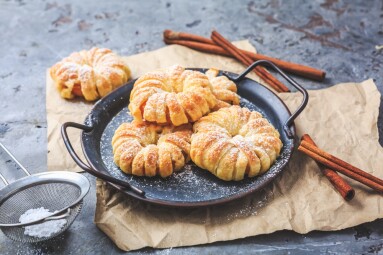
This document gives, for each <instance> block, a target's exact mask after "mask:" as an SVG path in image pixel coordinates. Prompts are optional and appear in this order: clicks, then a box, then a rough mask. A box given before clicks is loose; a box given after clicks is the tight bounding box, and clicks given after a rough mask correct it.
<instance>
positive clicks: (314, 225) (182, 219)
mask: <svg viewBox="0 0 383 255" xmlns="http://www.w3.org/2000/svg"><path fill="white" fill-rule="evenodd" d="M240 46H241V48H245V49H248V50H254V49H253V48H252V47H251V45H250V44H249V43H248V42H247V41H245V42H241V43H240ZM126 60H127V62H128V63H129V65H130V66H131V68H132V71H133V75H134V77H137V75H139V74H141V73H142V72H143V71H144V70H143V69H145V71H146V69H147V70H152V69H156V68H158V67H163V66H169V65H172V64H174V63H180V64H182V65H185V66H190V67H211V66H214V67H217V68H220V69H223V70H228V71H232V72H237V73H239V72H241V71H242V70H243V67H242V66H241V65H240V64H238V63H237V62H236V61H233V60H231V59H228V58H225V57H220V56H213V55H209V54H204V53H199V52H195V51H193V50H190V49H187V48H184V47H181V46H168V47H165V48H162V49H160V50H157V51H153V52H148V53H143V54H139V55H135V56H131V57H127V58H126ZM141 68H142V69H141ZM250 77H252V78H253V79H254V76H252V74H251V76H250ZM48 81H49V80H48ZM47 84H48V85H49V82H47ZM53 92H55V93H56V91H53V90H52V89H51V88H47V111H48V145H49V144H50V147H49V148H50V150H51V152H50V157H51V160H48V167H49V169H52V166H53V165H54V166H55V167H53V169H58V168H59V169H68V167H69V163H70V160H71V159H70V158H69V154H68V153H67V152H66V151H65V149H64V148H63V150H62V152H61V154H59V155H57V158H56V159H58V162H57V163H55V164H53V157H52V154H51V153H52V152H53V150H56V149H57V148H58V147H59V144H60V142H61V138H59V136H58V135H55V134H53V133H54V130H55V127H54V126H52V124H50V123H53V124H54V125H60V123H62V122H63V121H69V120H71V121H77V122H80V123H81V122H82V121H83V120H84V118H85V115H86V114H87V113H88V111H90V109H91V105H88V104H84V103H81V102H76V103H72V102H65V104H66V106H68V104H69V106H72V105H71V104H73V107H72V108H71V109H70V110H68V108H65V109H64V107H59V105H55V104H54V103H52V102H51V103H50V102H49V101H50V99H49V98H48V95H49V96H52V98H54V95H53ZM48 93H49V94H48ZM309 94H310V100H309V104H308V106H307V107H306V109H305V110H304V111H303V112H302V113H301V115H300V116H299V117H298V118H297V119H296V121H295V124H296V128H297V135H298V136H299V137H300V136H301V135H302V134H303V133H308V134H310V135H311V136H312V137H313V139H314V140H315V142H316V143H317V144H318V146H319V147H321V148H323V149H324V150H326V151H328V152H330V153H332V154H334V155H335V156H338V157H340V158H342V159H344V160H346V161H348V162H349V163H351V164H353V165H355V166H357V167H360V168H361V169H363V170H365V171H368V172H369V173H371V174H373V175H376V176H378V177H380V178H383V166H382V164H381V162H382V160H383V150H382V148H381V146H380V145H379V142H378V129H377V118H378V113H379V111H378V108H379V104H380V93H379V91H378V90H377V88H376V86H375V84H374V82H373V81H372V80H367V81H364V82H362V83H346V84H339V85H336V86H333V87H331V88H328V89H324V90H317V91H310V92H309ZM279 96H280V97H281V98H282V100H283V101H284V102H285V103H286V104H287V106H288V107H289V108H290V110H291V111H294V110H295V109H296V107H297V106H298V105H299V104H300V102H301V100H302V96H301V95H300V94H299V93H282V94H279ZM59 99H60V98H59V97H56V98H54V100H56V101H57V100H59ZM48 106H55V107H56V108H57V109H55V108H51V109H48ZM69 108H70V107H69ZM52 109H54V111H55V112H54V111H52ZM80 115H81V116H80ZM52 117H55V118H56V119H55V120H56V122H51V120H50V119H52ZM76 136H77V137H78V136H79V135H78V134H75V136H74V137H76ZM77 143H79V142H78V141H77ZM77 145H79V144H77ZM61 146H63V145H61ZM57 150H59V149H57ZM78 151H79V150H78ZM58 153H60V151H59V152H58ZM64 157H67V158H66V159H64V160H63V158H64ZM48 159H49V157H48ZM73 169H74V168H73ZM345 178H346V179H347V180H348V181H349V182H350V183H351V185H352V186H353V187H354V188H355V191H356V194H355V198H354V199H353V200H352V201H351V202H345V201H344V200H343V199H342V197H341V196H340V195H339V194H338V193H337V191H335V190H334V188H333V187H332V185H331V184H330V182H329V181H328V180H327V179H326V178H325V177H323V175H322V174H321V172H320V171H319V169H318V167H317V166H316V164H315V162H313V161H312V160H311V159H310V158H308V157H306V156H304V155H303V154H301V153H300V152H295V154H294V155H293V158H292V160H291V161H290V163H289V165H288V167H287V168H286V169H285V170H284V172H283V173H282V175H281V176H280V177H278V178H277V179H276V180H275V181H274V182H273V183H272V184H270V185H269V186H267V187H266V188H265V189H264V190H262V191H259V192H257V193H255V194H253V195H251V196H248V197H245V198H242V199H239V200H237V201H233V202H230V203H228V204H225V205H220V206H214V207H210V208H197V209H177V208H165V207H159V206H155V205H150V204H147V203H143V202H140V201H138V200H135V199H133V198H130V197H128V196H126V195H124V194H122V193H120V192H117V191H116V190H114V189H112V188H110V187H109V186H108V185H107V184H106V183H105V182H103V181H101V180H98V181H97V206H96V214H95V223H96V225H97V226H98V227H99V228H100V229H101V230H102V231H104V232H105V233H106V234H107V235H108V236H109V237H110V238H111V239H112V240H113V241H114V242H115V243H116V245H117V246H118V247H119V248H121V249H123V250H127V251H128V250H135V249H140V248H143V247H146V246H150V247H157V248H167V247H176V246H188V245H196V244H203V243H212V242H216V241H224V240H233V239H238V238H243V237H247V236H254V235H259V234H267V233H272V232H275V231H278V230H283V229H288V230H294V231H296V232H298V233H307V232H309V231H312V230H323V231H331V230H339V229H343V228H347V227H352V226H355V225H359V224H361V223H364V222H369V221H373V220H375V219H377V218H379V217H381V211H380V208H381V207H382V206H383V204H382V203H383V200H382V197H381V196H380V195H378V194H377V193H376V192H374V191H372V190H371V189H369V188H367V187H365V186H363V185H361V184H359V183H357V182H354V181H353V180H350V179H348V178H347V177H345Z"/></svg>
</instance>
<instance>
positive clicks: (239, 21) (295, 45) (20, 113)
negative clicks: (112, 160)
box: [0, 0, 383, 254]
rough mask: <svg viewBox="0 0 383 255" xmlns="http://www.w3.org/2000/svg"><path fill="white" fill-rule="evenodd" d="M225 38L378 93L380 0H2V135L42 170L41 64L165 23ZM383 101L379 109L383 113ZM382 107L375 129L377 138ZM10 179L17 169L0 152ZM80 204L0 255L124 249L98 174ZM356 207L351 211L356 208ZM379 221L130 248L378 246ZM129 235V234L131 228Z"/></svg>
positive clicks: (117, 43)
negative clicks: (101, 197)
mask: <svg viewBox="0 0 383 255" xmlns="http://www.w3.org/2000/svg"><path fill="white" fill-rule="evenodd" d="M167 28H170V29H173V30H176V31H190V32H192V33H196V34H200V35H204V36H209V34H210V32H211V30H212V29H213V28H214V29H217V30H218V31H220V32H221V33H222V34H223V35H225V36H227V37H228V38H229V39H231V40H240V39H244V38H246V39H249V40H250V41H251V43H253V44H254V45H255V46H256V47H257V48H258V50H259V51H260V52H261V53H264V54H269V55H272V56H275V57H279V58H282V59H286V60H291V61H295V62H298V63H303V64H307V65H311V66H315V67H317V68H321V69H324V70H326V71H327V79H326V80H325V81H324V82H321V83H319V82H313V81H309V80H304V79H300V78H298V79H297V80H298V81H300V82H301V83H302V84H304V85H305V86H306V88H308V89H320V88H325V87H328V86H331V85H333V84H337V83H340V82H348V81H362V80H365V79H367V78H373V79H374V80H375V82H376V84H377V86H378V88H379V91H380V92H383V85H382V81H383V78H382V76H383V71H382V70H383V69H382V63H383V58H382V57H383V51H382V50H381V51H378V50H376V49H375V46H376V45H382V44H383V3H382V1H379V0H376V1H346V0H339V1H337V0H315V1H282V0H268V1H250V0H247V1H229V0H224V1H144V0H141V1H138V0H131V1H117V0H109V1H99V2H96V1H91V0H84V1H75V0H70V1H55V0H28V1H27V0H16V1H14V0H8V1H7V0H0V141H1V142H3V143H4V144H5V145H7V146H8V147H9V148H10V149H11V150H12V151H13V152H14V154H15V156H16V157H17V158H18V159H19V160H20V161H21V162H22V163H23V164H24V165H25V166H26V167H27V168H28V169H30V170H31V172H33V173H38V172H43V171H46V162H47V161H46V155H47V147H46V144H47V138H46V114H45V71H46V69H47V68H48V67H50V66H51V65H52V64H54V63H55V62H57V61H58V60H60V59H61V58H62V57H64V56H67V55H68V54H69V53H71V52H73V51H77V50H81V49H84V48H90V47H92V46H102V47H108V48H111V49H113V50H115V51H116V52H118V53H120V54H122V55H131V54H136V53H139V52H144V51H149V50H154V49H157V48H160V47H162V46H163V45H164V44H163V42H162V31H163V30H164V29H167ZM382 109H383V108H382V107H381V111H380V113H382ZM382 124H383V123H382V114H380V116H379V125H378V126H379V133H380V142H381V144H382V142H383V139H382V126H383V125H382ZM0 159H1V163H0V167H1V169H0V170H1V171H4V172H5V173H6V174H7V176H8V177H9V178H10V179H14V178H18V177H20V176H21V174H20V173H17V171H15V166H14V164H13V163H12V162H9V161H8V159H7V157H6V156H5V155H4V154H2V153H1V154H0ZM87 177H88V178H89V179H90V180H91V182H92V190H91V192H90V193H89V194H88V196H87V197H86V199H85V207H84V209H83V211H82V212H81V214H80V215H79V217H78V219H77V220H76V221H75V223H74V224H73V225H72V227H71V228H70V229H69V231H67V232H66V233H65V234H64V235H62V236H60V237H58V238H56V239H54V240H52V241H47V242H44V243H41V244H34V245H25V244H20V243H14V242H12V241H10V240H9V239H7V238H6V237H5V236H4V235H3V234H0V253H1V254H119V253H123V252H122V251H120V250H119V249H118V248H116V247H115V246H114V245H113V243H112V242H111V241H110V240H109V239H108V237H106V236H105V235H104V234H103V233H102V232H101V231H100V230H98V229H97V228H96V226H95V225H94V224H93V214H94V208H95V187H94V182H95V180H94V178H93V177H91V176H88V175H87ZM356 213H357V212H356ZM382 229H383V220H377V221H375V222H372V223H367V224H363V225H360V226H357V227H354V228H350V229H346V230H343V231H337V232H329V233H326V232H312V233H309V234H307V235H299V234H296V233H293V232H290V231H280V232H277V233H274V234H270V235H262V236H257V237H251V238H245V239H241V240H236V241H230V242H222V243H215V244H209V245H201V246H195V247H189V248H174V249H165V250H153V249H144V250H140V251H137V252H135V253H136V254H151V253H154V254H217V253H220V254H290V253H291V254H307V253H315V254H320V253H330V254H335V253H336V254H368V253H382V254H383V230H382ZM127 238H129V237H127Z"/></svg>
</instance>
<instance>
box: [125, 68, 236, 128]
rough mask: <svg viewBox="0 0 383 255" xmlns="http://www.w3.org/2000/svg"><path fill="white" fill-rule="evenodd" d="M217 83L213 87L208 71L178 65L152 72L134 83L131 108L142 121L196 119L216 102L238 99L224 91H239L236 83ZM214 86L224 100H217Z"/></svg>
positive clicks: (171, 122) (135, 116)
mask: <svg viewBox="0 0 383 255" xmlns="http://www.w3.org/2000/svg"><path fill="white" fill-rule="evenodd" d="M213 78H214V77H213ZM215 84H216V85H214V86H212V84H211V83H210V81H209V78H208V77H207V76H206V75H205V74H203V73H201V72H198V71H192V70H185V68H183V67H181V66H178V65H176V66H172V67H170V68H167V69H161V70H158V71H153V72H150V73H147V74H145V75H143V76H141V77H140V78H139V79H138V80H137V81H136V82H135V83H134V87H133V90H132V92H131V94H130V104H129V110H130V112H131V114H132V115H133V117H134V118H135V119H136V120H139V121H144V120H145V121H149V122H153V123H157V124H173V125H175V126H179V125H182V124H185V123H188V122H194V121H197V120H198V119H200V118H201V117H202V116H204V115H206V114H207V113H209V112H210V111H211V110H213V109H214V108H215V107H216V106H217V104H220V105H221V104H224V105H228V104H227V103H226V102H231V103H238V102H239V100H238V98H237V99H235V98H233V97H232V96H231V97H230V96H227V95H226V94H225V93H224V91H228V92H232V91H236V88H233V87H232V85H233V84H230V85H227V84H226V83H222V82H219V81H218V80H217V82H215ZM234 86H235V84H234ZM214 88H218V89H217V91H216V94H217V95H219V99H220V98H222V100H224V101H225V102H221V101H220V100H217V98H216V97H215V94H214V93H215V92H214ZM221 107H222V106H221Z"/></svg>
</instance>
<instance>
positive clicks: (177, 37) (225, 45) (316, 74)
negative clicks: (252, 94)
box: [164, 30, 326, 92]
mask: <svg viewBox="0 0 383 255" xmlns="http://www.w3.org/2000/svg"><path fill="white" fill-rule="evenodd" d="M164 41H165V43H167V44H178V45H183V46H186V47H189V48H191V49H195V50H198V51H202V52H207V53H212V54H218V55H223V56H230V57H234V58H236V59H237V60H238V61H240V62H241V63H243V64H244V65H246V66H249V65H250V64H251V63H253V62H254V61H257V60H269V61H271V62H273V63H274V64H276V65H277V66H278V67H280V68H281V69H283V70H284V71H287V72H289V73H292V74H295V75H299V76H302V77H306V78H309V79H313V80H318V81H322V80H323V79H324V78H325V76H326V73H325V72H324V71H322V70H318V69H315V68H312V67H308V66H304V65H300V64H296V63H291V62H287V61H283V60H280V59H277V58H273V57H269V56H266V55H261V54H257V53H253V52H250V51H245V50H241V49H239V48H237V47H236V46H234V45H233V44H232V43H231V42H229V41H228V40H227V39H225V38H224V37H223V36H222V35H221V34H219V33H218V32H217V31H213V32H212V35H211V39H209V38H205V37H202V36H199V35H194V34H189V33H184V32H174V31H171V30H165V31H164ZM254 72H255V73H256V74H257V75H258V76H259V77H260V78H261V79H262V80H264V81H265V82H266V83H267V84H268V85H270V86H271V87H272V88H273V89H274V90H275V91H277V92H288V91H289V89H288V88H287V87H286V86H285V85H284V84H283V83H282V82H280V81H279V80H278V79H277V78H275V77H274V76H273V75H272V74H271V73H269V72H267V71H266V70H265V69H263V68H262V67H257V68H255V69H254Z"/></svg>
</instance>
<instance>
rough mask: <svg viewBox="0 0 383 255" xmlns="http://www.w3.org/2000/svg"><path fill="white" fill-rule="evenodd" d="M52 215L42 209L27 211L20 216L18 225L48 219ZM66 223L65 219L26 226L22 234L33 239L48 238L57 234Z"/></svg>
mask: <svg viewBox="0 0 383 255" xmlns="http://www.w3.org/2000/svg"><path fill="white" fill-rule="evenodd" d="M52 214H53V213H52V212H50V211H49V210H48V209H45V208H44V207H40V208H35V209H29V210H28V211H26V212H25V213H24V214H22V215H21V216H20V219H19V221H20V223H29V222H31V221H34V220H38V219H41V218H44V217H48V216H50V215H52ZM66 223H67V221H66V219H59V220H50V221H45V222H43V223H39V224H35V225H31V226H26V227H25V231H24V234H25V235H29V236H33V237H39V238H42V237H50V236H52V235H53V234H56V233H57V232H59V231H60V230H61V229H62V228H63V227H64V226H65V224H66Z"/></svg>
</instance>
